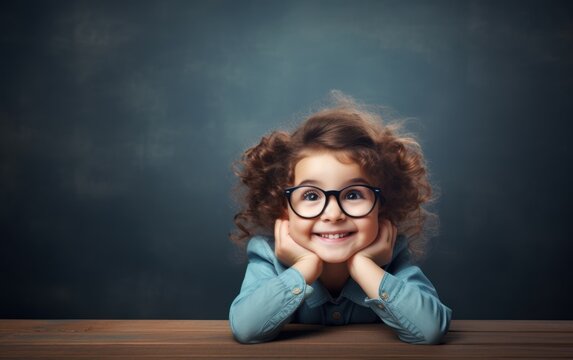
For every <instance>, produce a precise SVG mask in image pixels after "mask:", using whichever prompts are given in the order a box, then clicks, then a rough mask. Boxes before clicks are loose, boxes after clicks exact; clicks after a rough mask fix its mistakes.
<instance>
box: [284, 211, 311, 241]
mask: <svg viewBox="0 0 573 360" xmlns="http://www.w3.org/2000/svg"><path fill="white" fill-rule="evenodd" d="M289 232H290V234H291V237H292V238H293V239H294V240H295V241H296V242H297V243H298V242H300V241H301V240H303V239H305V238H307V237H309V236H310V234H311V232H312V221H309V220H305V219H301V218H300V217H298V216H297V215H296V214H293V213H292V211H289Z"/></svg>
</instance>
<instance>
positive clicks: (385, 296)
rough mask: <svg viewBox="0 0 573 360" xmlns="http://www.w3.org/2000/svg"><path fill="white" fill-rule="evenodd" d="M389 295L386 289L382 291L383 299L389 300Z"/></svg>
mask: <svg viewBox="0 0 573 360" xmlns="http://www.w3.org/2000/svg"><path fill="white" fill-rule="evenodd" d="M388 297H389V296H388V293H387V292H386V291H384V292H383V293H382V300H384V301H386V300H388Z"/></svg>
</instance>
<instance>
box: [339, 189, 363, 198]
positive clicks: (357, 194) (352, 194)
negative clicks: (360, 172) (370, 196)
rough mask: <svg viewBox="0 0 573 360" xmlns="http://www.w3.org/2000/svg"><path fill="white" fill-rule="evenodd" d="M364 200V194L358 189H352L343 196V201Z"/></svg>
mask: <svg viewBox="0 0 573 360" xmlns="http://www.w3.org/2000/svg"><path fill="white" fill-rule="evenodd" d="M364 198H365V197H364V194H362V192H361V191H360V190H358V189H352V190H350V191H348V192H347V193H346V194H345V195H344V199H345V200H361V199H364Z"/></svg>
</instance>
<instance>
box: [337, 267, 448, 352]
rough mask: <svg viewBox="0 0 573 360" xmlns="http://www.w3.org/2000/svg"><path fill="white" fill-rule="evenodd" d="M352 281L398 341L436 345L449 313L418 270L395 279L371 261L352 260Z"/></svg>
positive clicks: (445, 330)
mask: <svg viewBox="0 0 573 360" xmlns="http://www.w3.org/2000/svg"><path fill="white" fill-rule="evenodd" d="M348 265H349V271H350V274H351V276H352V278H353V279H354V280H355V281H356V282H357V283H358V284H359V285H360V287H361V288H362V290H364V292H365V293H366V295H367V296H368V300H367V301H366V302H367V303H368V304H369V305H370V307H371V309H372V310H373V311H374V312H375V313H376V314H377V315H378V316H379V317H380V318H381V319H382V321H383V322H384V323H385V324H387V325H388V326H390V327H392V328H394V330H395V331H396V333H397V334H398V336H399V337H400V339H401V340H403V341H406V342H409V343H424V344H428V343H437V342H439V341H440V340H441V338H442V337H443V336H444V335H445V334H446V332H447V330H448V327H449V323H450V319H451V310H450V309H449V308H448V307H447V306H445V305H443V304H442V303H441V301H440V299H439V298H438V297H437V295H436V294H435V290H433V287H432V288H431V290H430V287H431V286H432V285H431V283H430V282H429V281H428V280H427V279H426V278H425V276H423V274H422V273H421V271H420V270H419V268H416V267H411V268H409V269H408V270H407V271H405V272H403V273H401V274H400V277H396V276H394V275H392V274H390V273H387V272H385V271H384V270H383V269H382V268H380V267H379V266H378V265H377V264H376V263H374V261H372V260H370V259H368V258H365V257H360V258H358V257H355V258H353V259H352V261H350V262H349V264H348Z"/></svg>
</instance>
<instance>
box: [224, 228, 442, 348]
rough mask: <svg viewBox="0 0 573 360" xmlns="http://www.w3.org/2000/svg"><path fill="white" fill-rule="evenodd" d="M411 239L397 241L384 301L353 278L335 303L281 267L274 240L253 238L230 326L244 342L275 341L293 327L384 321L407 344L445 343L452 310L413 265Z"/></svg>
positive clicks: (319, 286) (320, 287)
mask: <svg viewBox="0 0 573 360" xmlns="http://www.w3.org/2000/svg"><path fill="white" fill-rule="evenodd" d="M406 245H407V244H406V241H405V240H404V238H403V237H402V236H399V237H398V238H397V240H396V245H395V247H394V253H393V259H392V262H391V263H390V264H388V265H387V266H385V267H384V269H385V271H386V274H385V275H384V277H383V278H382V281H381V283H380V287H379V297H378V298H377V299H369V298H368V297H367V296H366V294H365V293H364V291H363V290H362V288H360V286H359V285H358V284H357V283H356V282H355V281H354V280H353V279H352V278H349V279H348V281H347V282H346V284H345V286H344V287H343V289H342V291H341V293H340V295H339V296H338V297H337V298H336V299H334V298H332V296H331V295H330V293H329V292H328V290H327V289H326V288H325V287H324V286H323V285H322V284H321V283H320V281H319V280H317V281H315V282H314V283H313V284H312V285H307V284H306V282H305V280H304V278H303V276H302V274H301V273H300V272H298V271H297V270H296V269H293V268H287V267H285V266H284V265H282V264H281V263H280V262H279V261H278V259H277V258H276V256H275V253H274V250H273V246H274V243H273V242H272V240H271V239H268V238H265V237H260V236H257V237H253V238H252V239H251V240H250V241H249V243H248V245H247V256H248V260H249V263H248V265H247V270H246V274H245V278H244V280H243V285H242V287H241V291H240V293H239V295H238V296H237V297H236V298H235V300H234V301H233V303H232V304H231V309H230V313H229V323H230V326H231V330H232V332H233V335H234V336H235V339H236V340H237V341H239V342H241V343H257V342H263V341H269V340H272V339H273V338H274V337H276V336H277V335H278V333H279V332H280V330H281V328H282V327H283V326H284V325H286V324H288V323H290V322H297V323H306V324H324V325H344V324H352V323H376V322H383V323H385V324H386V325H388V326H390V327H391V328H392V329H394V331H395V332H396V334H397V335H398V337H399V338H400V339H401V340H402V341H405V342H409V343H419V344H432V343H438V342H440V340H441V338H442V337H443V336H444V335H445V334H446V332H447V331H448V327H449V324H450V319H451V316H452V311H451V310H450V309H449V308H448V307H447V306H445V305H444V304H442V303H441V302H440V299H439V298H438V294H437V293H436V290H435V288H434V286H433V285H432V283H430V281H429V280H428V278H426V276H425V275H424V274H423V273H422V271H421V270H420V268H419V267H417V266H415V265H413V264H412V263H411V261H410V256H409V252H408V250H407V246H406Z"/></svg>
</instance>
